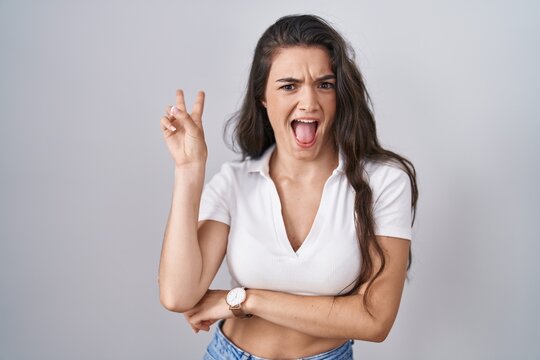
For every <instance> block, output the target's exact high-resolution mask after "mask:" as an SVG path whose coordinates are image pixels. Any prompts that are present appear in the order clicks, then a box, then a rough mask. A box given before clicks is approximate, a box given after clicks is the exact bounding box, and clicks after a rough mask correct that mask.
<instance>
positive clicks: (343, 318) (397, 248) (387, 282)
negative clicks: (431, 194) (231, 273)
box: [184, 236, 410, 342]
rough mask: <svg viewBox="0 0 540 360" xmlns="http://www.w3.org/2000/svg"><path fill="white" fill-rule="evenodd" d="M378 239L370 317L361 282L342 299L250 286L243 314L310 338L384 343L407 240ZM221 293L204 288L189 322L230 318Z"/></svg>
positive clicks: (205, 324)
mask: <svg viewBox="0 0 540 360" xmlns="http://www.w3.org/2000/svg"><path fill="white" fill-rule="evenodd" d="M379 241H380V244H381V246H382V247H383V249H384V250H385V253H386V267H385V270H384V272H383V273H382V274H381V276H380V277H379V278H377V280H376V281H375V282H374V284H373V287H372V288H371V291H370V293H369V300H370V306H371V308H370V310H371V313H372V314H373V316H372V315H370V314H369V313H368V312H367V311H366V309H365V307H364V305H363V301H362V300H363V296H364V295H363V294H364V291H365V288H366V286H365V285H364V286H362V288H360V290H359V291H358V293H357V294H355V295H351V296H344V297H333V296H302V295H293V294H289V293H284V292H276V291H270V290H259V289H249V290H247V297H246V301H245V302H244V303H243V310H244V312H246V313H251V314H254V315H255V316H259V317H261V318H263V319H265V320H268V321H270V322H272V323H275V324H278V325H281V326H284V327H287V328H290V329H294V330H297V331H299V332H303V333H305V334H308V335H312V336H318V337H327V338H344V339H358V340H366V341H374V342H381V341H383V340H384V339H385V338H386V337H387V335H388V333H389V332H390V329H391V328H392V325H393V323H394V320H395V318H396V315H397V312H398V309H399V304H400V301H401V295H402V292H403V286H404V282H405V278H406V268H407V261H408V251H409V246H410V241H409V240H405V239H399V238H392V237H384V236H382V237H379ZM375 264H376V268H377V266H378V264H377V263H375ZM226 294H227V291H225V290H209V291H208V292H207V293H206V294H205V295H204V296H203V298H202V299H201V300H200V301H199V302H198V303H197V305H196V306H195V307H193V308H192V309H190V310H188V311H185V312H184V315H185V317H186V319H187V320H188V321H189V323H190V324H191V326H192V327H193V328H194V329H197V331H198V330H200V329H202V330H206V331H208V330H209V325H210V324H212V323H213V322H215V321H217V320H219V319H222V318H228V317H233V315H232V312H231V311H230V310H229V309H228V305H227V304H226V302H225V296H226Z"/></svg>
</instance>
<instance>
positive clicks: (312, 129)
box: [291, 119, 319, 147]
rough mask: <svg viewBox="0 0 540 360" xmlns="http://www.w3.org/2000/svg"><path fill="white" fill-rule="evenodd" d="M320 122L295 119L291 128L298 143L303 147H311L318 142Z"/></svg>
mask: <svg viewBox="0 0 540 360" xmlns="http://www.w3.org/2000/svg"><path fill="white" fill-rule="evenodd" d="M318 127H319V121H318V120H314V119H294V120H293V121H292V122H291V128H292V131H293V133H294V137H295V139H296V142H297V143H298V145H300V146H301V147H309V146H311V145H313V144H314V143H315V140H317V129H318Z"/></svg>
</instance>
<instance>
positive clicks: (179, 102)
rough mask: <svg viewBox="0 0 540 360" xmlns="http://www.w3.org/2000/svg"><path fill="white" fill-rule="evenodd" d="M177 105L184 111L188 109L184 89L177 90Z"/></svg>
mask: <svg viewBox="0 0 540 360" xmlns="http://www.w3.org/2000/svg"><path fill="white" fill-rule="evenodd" d="M176 107H177V108H178V109H180V110H182V111H186V102H185V100H184V91H183V90H182V89H178V90H176Z"/></svg>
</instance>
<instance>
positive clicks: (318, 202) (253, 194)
mask: <svg viewBox="0 0 540 360" xmlns="http://www.w3.org/2000/svg"><path fill="white" fill-rule="evenodd" d="M258 180H260V181H257V182H256V183H249V184H244V185H246V186H241V187H240V188H239V189H242V196H237V197H235V199H237V202H235V206H234V208H233V209H232V210H233V211H232V213H231V219H232V221H231V227H230V232H229V240H228V245H227V265H228V268H229V272H230V274H231V278H232V281H233V283H234V284H235V285H238V284H240V285H242V286H247V287H252V288H259V289H269V290H276V291H286V292H291V293H296V294H304V295H309V294H311V295H317V294H318V295H330V294H337V293H339V292H340V291H342V290H343V289H345V288H347V287H348V286H352V285H351V284H352V283H353V282H354V280H355V279H356V277H357V276H358V272H359V269H360V263H361V257H360V251H359V246H358V240H357V237H356V229H355V226H354V192H353V191H352V190H351V189H350V187H349V186H348V183H347V182H346V181H345V179H344V178H342V177H336V178H333V179H329V181H328V182H327V183H326V184H325V185H324V186H323V188H321V191H319V192H318V194H316V195H314V194H313V193H315V192H312V193H310V194H309V193H308V194H304V195H299V194H298V192H304V193H305V192H306V191H305V189H298V188H294V187H291V188H285V189H281V191H280V190H278V187H276V186H275V185H274V183H273V182H271V181H267V179H258ZM280 192H281V195H280ZM287 223H288V224H289V226H288V227H287V226H286V224H287ZM288 233H289V235H291V237H299V238H300V239H301V240H302V242H301V243H298V244H297V246H296V247H295V246H294V245H293V244H291V242H290V241H289V235H288Z"/></svg>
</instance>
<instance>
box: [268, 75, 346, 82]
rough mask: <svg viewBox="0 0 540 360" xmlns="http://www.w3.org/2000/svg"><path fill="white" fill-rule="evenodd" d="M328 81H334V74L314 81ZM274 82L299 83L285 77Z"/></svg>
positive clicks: (296, 80)
mask: <svg viewBox="0 0 540 360" xmlns="http://www.w3.org/2000/svg"><path fill="white" fill-rule="evenodd" d="M330 79H333V80H335V79H336V75H334V74H328V75H323V76H321V77H320V78H317V79H315V81H324V80H330ZM276 82H286V83H299V82H301V81H300V80H298V79H295V78H293V77H287V78H282V79H277V80H276Z"/></svg>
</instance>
